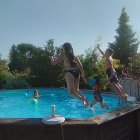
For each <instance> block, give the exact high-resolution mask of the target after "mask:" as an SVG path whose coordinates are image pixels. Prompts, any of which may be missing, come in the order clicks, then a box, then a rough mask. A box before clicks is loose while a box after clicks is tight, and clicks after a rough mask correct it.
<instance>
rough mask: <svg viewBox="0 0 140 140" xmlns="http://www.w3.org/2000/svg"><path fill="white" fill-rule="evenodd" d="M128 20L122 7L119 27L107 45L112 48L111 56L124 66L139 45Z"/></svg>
mask: <svg viewBox="0 0 140 140" xmlns="http://www.w3.org/2000/svg"><path fill="white" fill-rule="evenodd" d="M128 22H129V16H128V15H127V12H126V11H125V8H123V9H122V13H121V15H120V18H119V27H118V28H117V30H116V33H117V35H116V36H115V41H114V42H113V43H109V47H110V48H112V49H113V50H114V55H113V57H114V58H115V59H119V60H120V63H121V64H123V65H125V66H128V64H129V62H130V60H129V58H130V57H133V56H135V55H136V53H137V49H138V45H139V42H138V39H137V38H136V37H135V35H136V33H135V32H134V31H133V30H132V26H130V25H129V24H128Z"/></svg>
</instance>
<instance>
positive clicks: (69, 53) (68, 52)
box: [63, 42, 76, 67]
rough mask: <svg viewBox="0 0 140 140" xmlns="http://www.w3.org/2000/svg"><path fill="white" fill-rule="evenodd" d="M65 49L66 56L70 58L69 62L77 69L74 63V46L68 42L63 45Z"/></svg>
mask: <svg viewBox="0 0 140 140" xmlns="http://www.w3.org/2000/svg"><path fill="white" fill-rule="evenodd" d="M63 48H64V50H65V53H66V56H67V58H68V61H69V63H70V66H71V67H75V65H76V63H75V62H74V52H73V48H72V45H71V44H70V43H68V42H66V43H64V44H63Z"/></svg>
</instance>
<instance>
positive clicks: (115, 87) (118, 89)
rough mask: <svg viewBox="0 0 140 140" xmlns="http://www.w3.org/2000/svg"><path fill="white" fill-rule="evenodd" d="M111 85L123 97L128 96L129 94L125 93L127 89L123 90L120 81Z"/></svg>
mask: <svg viewBox="0 0 140 140" xmlns="http://www.w3.org/2000/svg"><path fill="white" fill-rule="evenodd" d="M111 85H112V86H113V87H114V89H115V90H116V91H117V92H118V93H119V94H120V96H121V97H122V98H126V97H127V94H126V93H125V91H124V90H123V88H122V87H121V85H120V84H119V83H111Z"/></svg>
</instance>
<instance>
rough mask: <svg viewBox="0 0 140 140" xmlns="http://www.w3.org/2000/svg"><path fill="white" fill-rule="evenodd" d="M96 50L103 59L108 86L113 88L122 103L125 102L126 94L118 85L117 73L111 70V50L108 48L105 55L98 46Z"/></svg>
mask: <svg viewBox="0 0 140 140" xmlns="http://www.w3.org/2000/svg"><path fill="white" fill-rule="evenodd" d="M97 48H98V50H99V51H100V52H101V54H102V55H103V56H104V57H105V71H106V74H107V76H108V80H109V82H110V84H111V85H112V86H113V88H114V89H115V90H116V91H117V92H118V93H119V95H120V96H121V99H122V100H123V101H125V102H126V101H127V94H126V93H125V91H124V90H123V88H122V86H121V85H120V84H119V81H118V77H117V73H116V71H115V69H114V68H113V59H112V55H113V50H112V49H110V48H108V49H107V50H106V51H105V53H104V52H103V51H102V50H101V49H100V46H99V45H97Z"/></svg>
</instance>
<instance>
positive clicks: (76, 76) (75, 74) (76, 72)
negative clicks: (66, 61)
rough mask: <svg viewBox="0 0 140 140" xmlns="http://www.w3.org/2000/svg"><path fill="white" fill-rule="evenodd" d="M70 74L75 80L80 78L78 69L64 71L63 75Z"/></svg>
mask: <svg viewBox="0 0 140 140" xmlns="http://www.w3.org/2000/svg"><path fill="white" fill-rule="evenodd" d="M67 72H70V73H71V74H72V75H73V76H74V77H75V79H76V78H78V77H79V76H80V70H79V69H72V70H65V73H67Z"/></svg>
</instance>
